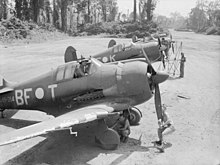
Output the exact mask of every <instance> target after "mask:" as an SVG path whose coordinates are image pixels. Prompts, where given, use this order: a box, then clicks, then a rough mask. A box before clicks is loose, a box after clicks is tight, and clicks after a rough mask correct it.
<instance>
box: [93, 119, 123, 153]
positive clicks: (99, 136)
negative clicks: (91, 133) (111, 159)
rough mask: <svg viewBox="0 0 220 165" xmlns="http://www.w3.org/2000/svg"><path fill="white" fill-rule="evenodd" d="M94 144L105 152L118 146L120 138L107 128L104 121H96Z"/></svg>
mask: <svg viewBox="0 0 220 165" xmlns="http://www.w3.org/2000/svg"><path fill="white" fill-rule="evenodd" d="M95 142H96V143H97V144H98V145H99V146H100V147H101V148H103V149H105V150H115V149H117V148H118V146H119V144H120V137H119V135H118V133H117V132H116V131H115V130H113V129H112V128H108V127H107V125H106V123H105V121H104V119H101V120H99V121H98V128H97V132H96V136H95Z"/></svg>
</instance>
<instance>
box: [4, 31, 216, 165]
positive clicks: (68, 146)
mask: <svg viewBox="0 0 220 165" xmlns="http://www.w3.org/2000/svg"><path fill="white" fill-rule="evenodd" d="M173 39H174V40H176V41H179V42H180V41H182V42H183V52H184V53H185V55H186V66H185V77H184V78H183V79H179V78H175V77H172V78H170V79H169V80H167V81H166V82H165V83H163V84H161V86H160V89H161V94H162V101H163V103H165V104H166V105H167V106H168V112H169V114H170V116H171V117H172V119H173V121H174V123H175V128H176V131H175V132H174V133H173V134H172V135H168V136H166V137H165V140H166V141H167V142H168V148H167V149H166V150H165V153H159V152H158V150H157V149H156V148H154V147H153V145H152V143H151V142H152V141H154V140H157V127H158V126H157V119H156V114H155V108H154V99H153V98H152V99H151V100H150V101H148V102H147V103H144V104H142V105H139V106H138V107H139V108H140V109H141V110H142V112H143V118H142V120H141V123H140V125H138V126H135V127H132V133H131V136H130V139H129V141H128V143H127V144H121V145H120V147H119V149H118V150H115V151H105V150H102V149H100V148H98V147H96V146H95V145H94V139H93V135H94V134H93V131H94V124H93V123H92V124H89V125H83V126H80V127H78V128H76V131H79V132H78V136H77V137H73V136H72V135H69V134H68V132H66V131H62V132H56V133H53V134H50V135H48V136H40V137H37V138H33V139H30V140H26V141H23V142H19V143H16V144H11V145H8V146H3V147H0V164H28V165H29V164H77V165H78V164H82V165H84V164H94V165H99V164H100V165H108V164H111V165H119V164H120V165H127V164H131V165H133V164H137V165H140V164H148V165H149V164H150V165H158V164H159V165H164V164H167V165H177V164H178V165H194V164H202V165H217V164H220V101H219V100H220V46H219V45H220V37H219V36H206V35H201V34H194V33H189V32H188V33H187V32H175V31H174V32H173ZM116 40H117V41H118V42H120V43H126V44H128V43H129V42H130V40H127V39H116ZM108 41H109V39H108V38H73V39H67V40H62V41H50V42H46V43H42V44H30V45H22V46H1V45H0V75H2V76H3V77H5V78H6V79H7V80H10V81H22V80H24V79H28V78H30V77H34V76H36V75H39V74H41V73H43V72H46V71H48V70H50V69H51V68H55V67H56V66H58V65H59V64H62V63H63V54H64V51H65V48H66V47H67V46H69V45H72V46H74V47H75V48H76V49H77V50H79V51H80V52H81V53H82V54H83V55H85V56H90V55H93V54H94V53H96V52H99V51H101V50H105V49H106V47H107V44H108ZM6 115H7V116H8V117H11V118H10V119H0V134H3V133H6V132H9V131H13V130H14V129H18V128H21V127H24V126H27V125H30V124H33V123H36V122H35V121H42V120H47V119H48V118H51V117H52V116H49V115H46V114H45V113H42V112H37V111H34V112H25V111H18V112H17V113H15V114H14V113H13V112H12V111H8V112H6ZM22 119H23V120H22ZM24 119H25V120H24ZM27 119H28V120H27Z"/></svg>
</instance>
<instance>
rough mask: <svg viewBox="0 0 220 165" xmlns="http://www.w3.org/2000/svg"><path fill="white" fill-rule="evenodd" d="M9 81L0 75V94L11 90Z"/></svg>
mask: <svg viewBox="0 0 220 165" xmlns="http://www.w3.org/2000/svg"><path fill="white" fill-rule="evenodd" d="M13 90H14V89H13V88H12V87H11V85H10V83H9V82H8V81H6V80H5V79H4V78H2V77H1V76H0V94H1V93H6V92H9V91H13Z"/></svg>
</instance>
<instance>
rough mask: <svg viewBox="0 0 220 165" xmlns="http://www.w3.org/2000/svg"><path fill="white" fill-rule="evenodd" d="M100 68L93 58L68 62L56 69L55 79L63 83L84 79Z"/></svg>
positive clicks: (99, 64)
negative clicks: (64, 81) (69, 80)
mask: <svg viewBox="0 0 220 165" xmlns="http://www.w3.org/2000/svg"><path fill="white" fill-rule="evenodd" d="M100 66H101V63H100V62H99V61H97V60H96V59H93V58H92V59H83V60H80V61H77V62H76V61H73V62H69V63H66V64H64V65H61V66H59V67H58V68H57V71H56V76H55V79H56V81H63V80H68V79H75V78H81V77H85V76H88V75H91V74H93V73H95V72H96V71H97V69H98V67H100Z"/></svg>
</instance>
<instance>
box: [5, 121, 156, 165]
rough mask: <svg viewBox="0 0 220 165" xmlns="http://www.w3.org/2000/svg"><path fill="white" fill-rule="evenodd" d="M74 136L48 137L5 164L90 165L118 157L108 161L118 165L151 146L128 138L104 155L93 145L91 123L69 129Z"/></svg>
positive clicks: (56, 135) (60, 134)
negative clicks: (111, 155)
mask: <svg viewBox="0 0 220 165" xmlns="http://www.w3.org/2000/svg"><path fill="white" fill-rule="evenodd" d="M73 129H74V130H75V131H78V136H77V137H74V135H70V134H69V131H67V130H66V131H58V132H54V133H50V134H48V135H47V136H46V137H47V139H46V140H44V141H42V142H40V143H38V144H37V145H35V146H33V147H32V148H30V149H29V150H26V151H25V152H23V153H20V154H19V155H17V156H15V157H14V158H12V159H10V160H8V161H7V162H6V163H5V164H6V165H7V164H28V165H30V164H41V163H47V164H90V163H89V162H90V161H93V160H94V159H97V158H98V156H99V155H100V154H102V153H105V154H118V155H120V156H119V157H117V158H116V159H115V160H112V162H111V163H110V164H111V165H117V164H120V163H121V162H122V161H124V160H126V159H127V158H128V157H129V156H130V155H131V154H132V153H133V152H148V151H149V149H150V148H155V147H154V146H153V145H152V146H148V147H145V146H141V142H140V140H137V139H133V138H129V140H128V142H127V143H122V144H121V145H120V146H119V149H117V150H113V151H108V150H103V149H101V148H99V147H98V146H97V145H96V144H95V142H94V135H95V134H94V132H95V131H94V130H95V126H94V123H93V124H92V123H87V124H83V125H79V126H77V127H75V126H74V127H73Z"/></svg>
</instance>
